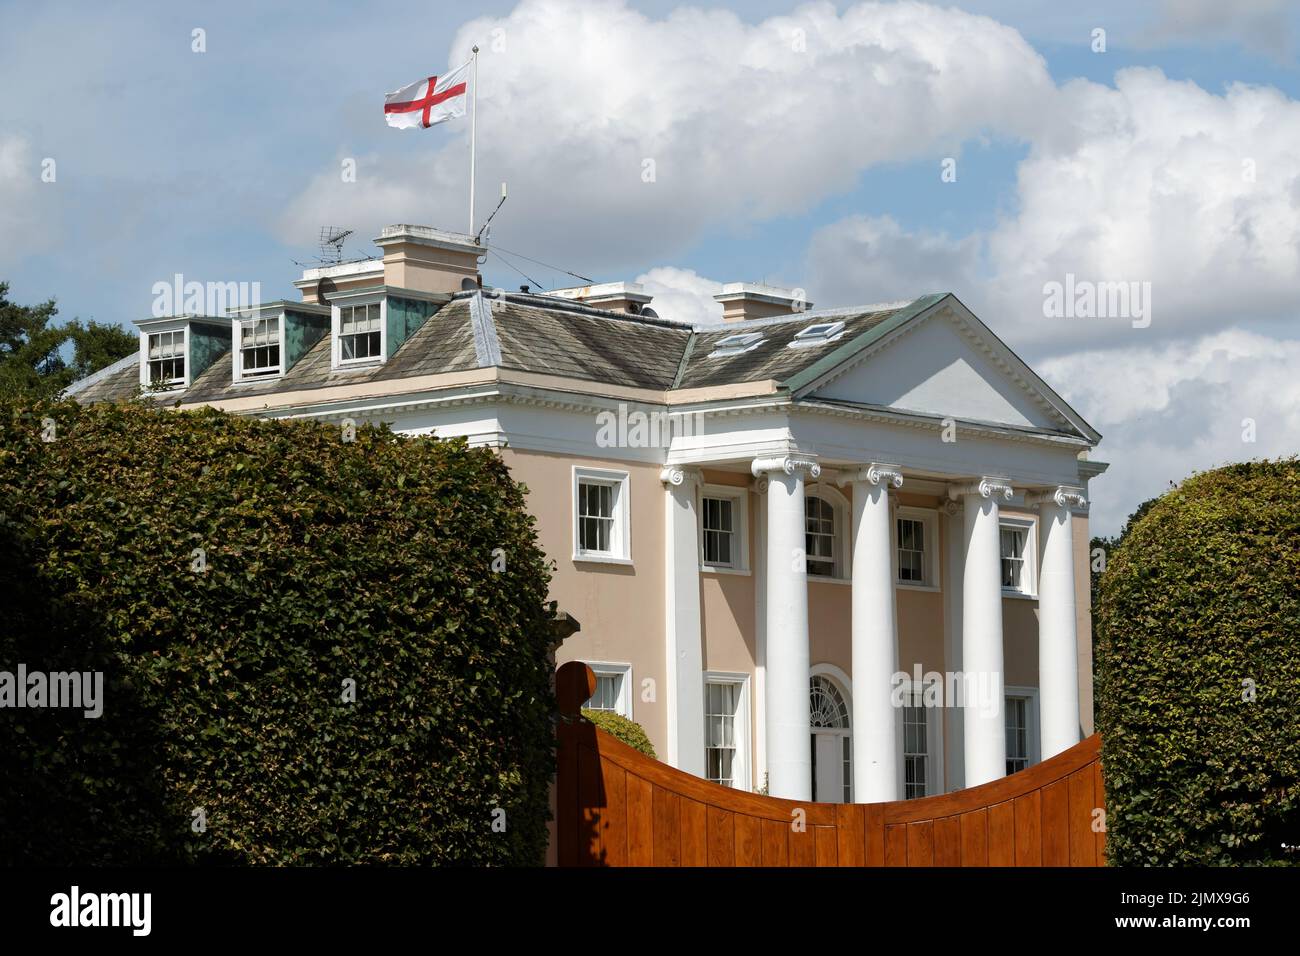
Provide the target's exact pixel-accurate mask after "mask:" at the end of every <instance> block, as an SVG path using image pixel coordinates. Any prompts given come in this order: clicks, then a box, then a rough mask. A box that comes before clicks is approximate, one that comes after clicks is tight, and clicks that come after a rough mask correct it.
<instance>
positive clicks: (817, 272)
mask: <svg viewBox="0 0 1300 956" xmlns="http://www.w3.org/2000/svg"><path fill="white" fill-rule="evenodd" d="M980 251H981V241H980V239H979V238H978V237H975V236H971V237H967V238H963V239H954V238H951V237H949V236H946V235H944V234H942V233H935V232H908V231H906V230H904V229H903V228H902V227H901V226H899V224H898V223H897V222H896V221H895V220H894V219H893V218H892V217H891V216H875V217H873V216H850V217H848V218H845V219H841V220H839V221H838V222H835V223H832V224H831V225H829V226H826V227H824V228H822V229H819V230H818V231H817V232H816V233H815V234H814V235H813V238H812V241H811V242H810V243H809V246H808V273H809V280H808V294H809V296H810V297H811V298H812V299H813V300H814V302H816V303H817V304H818V305H819V306H830V305H844V304H861V303H865V302H884V301H887V300H898V299H914V298H916V297H917V296H919V295H924V294H925V293H927V292H956V293H957V294H958V297H959V298H962V299H963V301H965V302H966V304H967V305H968V306H970V307H971V308H974V309H976V311H978V307H977V304H976V302H975V301H972V300H971V299H970V298H969V296H970V290H972V289H975V288H977V287H978V285H979V283H980V280H979V279H978V277H977V270H978V268H979V258H980Z"/></svg>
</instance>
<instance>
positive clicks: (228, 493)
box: [0, 402, 554, 865]
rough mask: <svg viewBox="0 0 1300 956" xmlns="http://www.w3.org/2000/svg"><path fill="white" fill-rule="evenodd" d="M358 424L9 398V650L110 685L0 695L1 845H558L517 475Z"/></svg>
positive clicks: (197, 853)
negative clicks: (73, 692) (24, 704)
mask: <svg viewBox="0 0 1300 956" xmlns="http://www.w3.org/2000/svg"><path fill="white" fill-rule="evenodd" d="M47 417H48V418H52V419H53V420H54V421H55V423H56V427H57V432H56V435H55V437H56V440H54V441H52V442H45V441H42V419H43V418H47ZM342 439H343V432H342V430H341V428H340V427H339V426H338V425H329V424H323V423H314V422H291V421H270V420H254V419H246V418H236V417H232V416H229V415H225V414H222V413H219V412H216V411H211V410H207V411H200V412H186V413H177V412H161V411H157V410H153V409H150V408H146V407H144V406H143V405H140V404H129V405H126V406H108V405H98V406H93V407H88V408H83V407H80V406H78V405H76V404H74V403H71V402H64V403H59V404H49V405H36V406H26V407H24V406H21V405H14V404H10V403H5V404H0V592H2V593H3V594H4V595H5V599H4V601H3V604H2V605H0V606H3V608H4V611H3V613H4V626H3V630H2V631H0V670H8V671H13V670H15V668H16V665H17V664H19V663H24V664H26V666H27V667H28V668H29V669H32V670H34V669H42V670H46V671H58V670H74V671H86V670H102V671H104V672H105V685H106V686H105V693H104V697H105V704H104V714H103V716H102V717H100V718H99V719H86V718H84V717H83V716H82V714H81V711H68V710H54V709H45V710H32V709H27V710H12V709H4V710H0V780H3V785H0V820H2V821H3V826H0V860H2V861H4V862H14V861H18V862H24V863H54V864H59V863H185V862H189V863H193V862H204V863H213V862H215V863H232V864H243V863H251V864H323V863H394V864H410V863H421V864H480V865H484V864H524V863H526V864H532V863H538V862H540V861H541V859H542V857H543V853H544V850H545V846H546V840H547V834H546V819H547V786H548V782H549V780H550V778H551V775H552V772H553V767H554V739H553V732H552V722H551V721H552V714H553V710H554V700H553V697H552V693H551V691H550V684H549V682H550V678H551V672H550V665H549V663H548V652H549V649H550V644H551V640H552V637H551V634H552V632H551V628H550V625H549V620H548V616H547V614H546V610H545V608H544V602H545V600H546V595H547V588H548V584H549V569H548V564H547V561H546V559H545V557H544V555H543V554H542V553H541V551H540V550H539V549H538V547H537V544H536V538H535V531H534V527H533V519H532V518H531V517H529V515H528V514H527V513H526V511H525V510H524V497H523V495H524V491H523V489H522V488H521V486H520V485H518V484H516V483H515V482H514V480H513V479H512V478H511V477H510V474H509V472H508V470H507V468H506V466H505V465H504V463H503V462H502V461H501V460H500V459H499V458H498V457H497V456H496V455H495V454H493V453H492V452H491V451H489V450H486V449H470V448H468V447H467V446H466V445H465V444H464V442H462V441H438V440H433V439H425V438H403V437H400V436H397V435H394V434H393V433H391V432H389V431H387V430H385V429H374V428H370V427H363V428H359V429H357V430H356V432H355V441H344V440H342ZM196 549H202V550H203V552H205V556H204V557H205V561H206V570H197V571H196V570H195V568H196V567H198V565H197V564H196V558H197V557H198V555H197V553H196ZM496 549H501V550H500V551H499V552H496ZM494 552H496V557H497V561H498V567H497V568H496V569H494V568H493V562H494ZM501 559H504V561H505V568H504V570H503V571H502V570H501V569H500V567H499V562H500V560H501ZM348 681H355V702H348V701H345V688H346V686H347V685H346V682H348ZM200 808H201V809H202V812H203V819H204V821H205V826H200V825H199V820H198V818H197V817H196V816H195V811H196V810H198V809H200ZM498 810H502V811H504V817H502V815H501V813H499V812H497V811H498ZM494 823H495V826H494ZM503 824H504V827H503ZM200 830H201V832H196V831H200Z"/></svg>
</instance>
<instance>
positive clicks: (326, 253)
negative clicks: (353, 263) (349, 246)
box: [320, 226, 352, 265]
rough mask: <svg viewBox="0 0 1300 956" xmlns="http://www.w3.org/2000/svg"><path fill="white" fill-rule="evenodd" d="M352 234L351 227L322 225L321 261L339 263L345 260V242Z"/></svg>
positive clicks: (331, 263) (332, 263)
mask: <svg viewBox="0 0 1300 956" xmlns="http://www.w3.org/2000/svg"><path fill="white" fill-rule="evenodd" d="M350 235H352V230H351V229H343V228H342V227H340V226H321V230H320V261H321V262H325V263H329V264H330V265H338V264H339V263H340V262H342V261H343V242H344V240H345V239H347V237H348V236H350Z"/></svg>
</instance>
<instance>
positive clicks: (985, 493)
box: [948, 477, 1016, 501]
mask: <svg viewBox="0 0 1300 956" xmlns="http://www.w3.org/2000/svg"><path fill="white" fill-rule="evenodd" d="M1015 493H1016V490H1015V489H1014V488H1012V487H1011V482H1010V480H1008V479H1006V478H988V477H984V478H981V479H980V480H979V481H978V482H975V483H974V484H969V485H949V486H948V497H949V498H951V499H952V500H954V501H956V500H957V499H958V498H961V497H964V496H966V495H979V496H980V497H981V498H993V497H995V496H1001V497H1002V499H1003V500H1005V501H1010V500H1011V499H1012V498H1013V497H1014V496H1015Z"/></svg>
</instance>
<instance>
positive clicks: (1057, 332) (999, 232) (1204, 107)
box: [988, 69, 1300, 346]
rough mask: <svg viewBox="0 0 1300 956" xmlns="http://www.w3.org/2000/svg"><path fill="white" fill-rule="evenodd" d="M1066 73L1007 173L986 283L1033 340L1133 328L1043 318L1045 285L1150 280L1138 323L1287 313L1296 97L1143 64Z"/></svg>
mask: <svg viewBox="0 0 1300 956" xmlns="http://www.w3.org/2000/svg"><path fill="white" fill-rule="evenodd" d="M1115 84H1116V85H1115V87H1114V88H1112V87H1108V86H1103V85H1100V84H1097V83H1091V82H1087V81H1074V82H1071V83H1069V84H1066V86H1064V87H1063V88H1062V90H1061V93H1060V102H1059V103H1058V105H1057V109H1056V110H1054V111H1053V113H1052V114H1051V116H1050V117H1045V124H1044V125H1045V128H1044V130H1043V132H1042V133H1040V134H1039V135H1038V136H1037V137H1036V138H1035V140H1034V144H1033V148H1032V150H1031V152H1030V155H1029V156H1028V157H1027V158H1026V159H1025V161H1024V162H1023V163H1022V164H1021V166H1020V169H1019V175H1018V200H1019V205H1018V209H1017V211H1016V214H1015V215H1014V216H1013V217H1010V218H1008V219H1006V220H1005V221H1004V222H1003V223H1001V224H1000V225H999V227H998V228H996V229H995V230H994V231H993V232H992V233H991V234H990V236H989V237H988V240H989V249H988V252H989V256H988V258H989V262H990V265H991V267H992V270H993V272H994V275H995V276H996V278H995V281H994V283H993V286H992V289H991V294H992V296H993V297H994V298H995V300H997V301H998V302H999V304H1000V305H1001V307H1002V308H1004V309H1005V310H1006V312H1007V313H1008V317H1009V318H1011V320H1012V326H1011V330H1012V331H1013V333H1014V334H1015V335H1016V336H1017V337H1018V338H1019V339H1020V340H1021V341H1026V342H1032V343H1043V342H1045V341H1049V340H1050V341H1055V342H1056V343H1058V345H1059V346H1070V345H1073V346H1080V345H1088V344H1094V343H1098V342H1100V341H1110V342H1119V341H1128V342H1136V341H1138V340H1137V339H1135V338H1134V336H1135V335H1136V334H1137V332H1135V331H1134V330H1133V329H1132V323H1130V322H1126V321H1124V320H1123V319H1121V320H1118V321H1115V320H1110V321H1102V320H1094V321H1091V322H1083V323H1082V324H1081V323H1080V322H1079V321H1077V320H1076V321H1075V323H1074V324H1073V325H1068V326H1067V325H1063V324H1062V322H1061V321H1060V320H1048V319H1044V318H1043V314H1042V303H1043V294H1042V289H1043V284H1044V283H1045V282H1048V281H1053V280H1054V281H1064V279H1065V276H1066V274H1067V273H1072V274H1074V275H1075V276H1076V277H1078V278H1083V279H1088V280H1091V281H1097V282H1103V281H1149V282H1150V283H1151V295H1152V322H1151V327H1150V328H1149V329H1145V330H1142V335H1143V336H1144V337H1147V336H1149V337H1153V338H1166V337H1170V336H1176V335H1188V334H1193V333H1202V332H1208V331H1210V330H1212V329H1215V328H1222V327H1223V326H1224V325H1225V324H1227V323H1231V322H1234V321H1238V320H1242V319H1251V320H1279V319H1282V320H1287V321H1292V320H1294V317H1295V309H1296V302H1297V301H1298V299H1297V293H1298V292H1300V142H1298V141H1297V139H1296V136H1295V132H1294V131H1295V130H1296V129H1297V128H1300V103H1297V102H1296V101H1294V100H1291V99H1289V98H1287V97H1286V96H1285V95H1283V94H1282V93H1281V92H1279V91H1278V90H1275V89H1270V88H1257V87H1249V86H1245V85H1233V86H1232V87H1230V88H1229V89H1228V90H1227V92H1226V93H1225V94H1224V95H1222V96H1220V95H1215V94H1212V93H1209V92H1207V91H1205V90H1203V89H1201V88H1200V87H1198V86H1196V85H1195V84H1193V83H1189V82H1179V81H1174V80H1171V79H1169V78H1167V77H1166V76H1164V74H1163V73H1161V72H1160V71H1159V70H1154V69H1129V70H1123V71H1121V72H1120V73H1119V74H1117V76H1116V79H1115Z"/></svg>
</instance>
